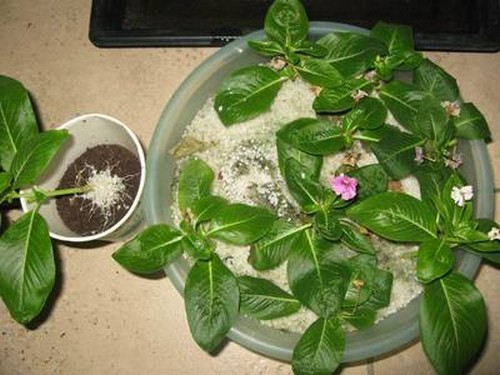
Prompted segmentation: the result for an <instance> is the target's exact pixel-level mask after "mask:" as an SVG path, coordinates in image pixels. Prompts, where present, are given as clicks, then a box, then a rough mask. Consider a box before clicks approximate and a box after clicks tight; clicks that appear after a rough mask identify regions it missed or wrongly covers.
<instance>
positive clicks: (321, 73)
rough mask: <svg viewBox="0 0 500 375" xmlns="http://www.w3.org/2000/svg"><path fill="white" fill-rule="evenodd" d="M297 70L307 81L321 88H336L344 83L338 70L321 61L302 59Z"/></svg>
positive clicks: (296, 67)
mask: <svg viewBox="0 0 500 375" xmlns="http://www.w3.org/2000/svg"><path fill="white" fill-rule="evenodd" d="M295 69H297V71H298V72H299V74H300V76H301V77H302V78H303V79H304V80H305V81H307V82H309V83H311V84H313V85H317V86H320V87H335V86H339V85H340V84H342V82H343V81H344V78H343V77H342V75H341V74H340V73H339V71H338V70H337V69H335V68H334V67H333V66H332V65H330V64H329V63H328V62H326V61H324V60H321V59H314V58H307V59H302V60H301V61H300V63H299V64H298V65H296V66H295Z"/></svg>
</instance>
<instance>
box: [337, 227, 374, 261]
mask: <svg viewBox="0 0 500 375" xmlns="http://www.w3.org/2000/svg"><path fill="white" fill-rule="evenodd" d="M340 241H342V243H343V244H344V245H345V246H347V247H348V248H349V249H351V250H354V251H356V252H358V253H361V254H369V255H372V254H375V248H374V247H373V245H372V242H371V241H370V239H369V238H368V237H367V236H366V235H364V234H362V233H360V232H359V231H358V230H357V229H355V228H351V227H350V226H349V225H345V224H342V237H341V238H340Z"/></svg>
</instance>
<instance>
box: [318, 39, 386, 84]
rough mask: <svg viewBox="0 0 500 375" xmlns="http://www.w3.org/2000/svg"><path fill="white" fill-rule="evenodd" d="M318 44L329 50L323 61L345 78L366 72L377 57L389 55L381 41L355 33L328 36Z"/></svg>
mask: <svg viewBox="0 0 500 375" xmlns="http://www.w3.org/2000/svg"><path fill="white" fill-rule="evenodd" d="M318 44H320V45H321V46H323V47H325V48H326V49H327V50H328V53H327V55H326V56H325V57H323V59H324V60H326V61H328V62H329V63H330V64H332V66H334V67H335V68H336V69H337V70H338V71H339V72H340V73H341V74H342V75H343V76H345V77H349V76H354V75H356V74H358V73H363V72H365V71H366V70H367V69H369V68H370V67H371V66H372V65H373V62H374V61H375V59H376V57H377V56H379V55H384V54H386V53H387V48H386V47H385V45H384V44H383V43H382V42H380V41H379V40H377V39H375V38H371V37H369V36H366V35H362V34H358V33H353V32H334V33H330V34H327V35H325V36H323V37H322V38H321V39H319V40H318Z"/></svg>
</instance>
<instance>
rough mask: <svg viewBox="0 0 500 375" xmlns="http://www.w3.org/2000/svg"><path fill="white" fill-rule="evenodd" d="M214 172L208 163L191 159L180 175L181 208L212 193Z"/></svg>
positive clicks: (191, 204) (178, 194) (178, 190)
mask: <svg viewBox="0 0 500 375" xmlns="http://www.w3.org/2000/svg"><path fill="white" fill-rule="evenodd" d="M213 181H214V172H213V171H212V169H210V167H209V166H208V164H207V163H205V162H204V161H203V160H200V159H191V160H189V161H188V162H187V163H186V165H185V166H184V168H183V169H182V171H181V174H180V176H179V186H178V188H177V200H178V202H179V208H180V209H181V210H186V209H188V208H191V207H192V206H193V205H194V204H195V202H197V201H198V200H199V199H200V198H202V197H204V196H208V195H209V194H210V190H211V189H212V182H213Z"/></svg>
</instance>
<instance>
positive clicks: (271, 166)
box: [172, 79, 421, 332]
mask: <svg viewBox="0 0 500 375" xmlns="http://www.w3.org/2000/svg"><path fill="white" fill-rule="evenodd" d="M314 98H315V94H314V90H313V89H312V88H311V87H310V86H309V85H308V84H306V83H304V82H303V81H301V80H300V79H297V80H295V81H287V82H285V83H284V84H283V87H282V88H281V90H280V91H279V93H278V96H277V97H276V99H275V101H274V103H273V105H272V107H271V109H270V110H269V111H268V112H266V113H264V114H262V115H260V116H259V117H257V118H255V119H252V120H249V121H246V122H243V123H239V124H236V125H232V126H229V127H226V126H224V125H223V124H222V122H221V121H220V120H219V117H218V115H217V113H216V111H215V109H214V108H213V107H214V106H213V99H212V98H210V99H209V100H208V101H207V102H206V103H205V105H204V106H203V107H202V109H201V110H200V111H199V112H198V113H197V115H196V116H195V118H194V119H193V121H192V123H191V124H190V125H188V126H187V127H186V129H185V131H184V133H183V139H188V140H189V142H190V143H193V140H196V142H194V143H195V144H196V145H197V147H196V148H194V149H193V151H194V152H193V153H192V154H191V155H189V157H196V158H199V159H201V160H203V161H205V162H206V163H207V164H208V165H209V166H210V167H211V168H212V170H213V171H214V173H215V176H216V178H215V181H214V184H213V194H214V195H219V196H222V197H224V198H226V199H227V200H228V201H230V202H232V203H245V204H250V205H260V206H265V207H268V208H269V209H270V210H272V211H273V212H274V213H275V214H276V215H277V216H278V217H280V218H281V219H284V220H288V221H291V222H295V223H297V224H299V223H300V219H301V217H302V215H303V214H301V212H300V209H299V206H298V205H297V203H296V202H295V201H294V200H293V198H292V197H291V196H290V194H289V192H288V190H287V188H286V183H285V181H284V180H283V177H282V176H281V174H280V172H279V168H278V159H277V152H276V144H275V142H276V131H278V130H279V129H280V128H281V127H282V126H283V125H285V124H286V123H288V122H290V121H293V120H296V119H298V118H301V117H316V113H315V112H314V110H313V109H312V102H313V100H314ZM391 122H392V121H391ZM221 135H222V136H221ZM200 145H203V146H200ZM185 160H187V158H183V159H179V160H178V168H177V171H180V170H181V169H182V166H183V164H184V162H185ZM349 160H351V161H352V162H355V163H356V164H357V165H358V166H364V165H369V164H374V163H377V159H376V157H375V156H374V155H373V154H371V153H369V152H367V151H366V150H365V149H364V148H363V146H362V144H361V143H359V142H355V144H354V146H353V147H352V148H351V150H349V151H348V152H343V153H339V154H336V155H332V156H328V157H325V158H324V163H323V168H322V171H321V176H320V180H321V182H322V183H323V184H325V185H326V186H328V178H329V177H330V176H332V175H333V174H334V172H335V171H336V170H337V169H338V168H339V167H340V166H341V165H342V163H346V162H348V161H349ZM176 180H177V179H176ZM401 189H402V190H403V191H405V192H407V193H409V194H412V195H414V196H417V197H419V195H420V192H419V186H418V183H417V182H416V179H414V178H412V177H410V178H406V179H404V180H403V181H401ZM176 190H177V188H176V186H173V191H174V192H175V191H176ZM175 195H176V194H173V197H174V200H173V205H172V211H173V216H174V217H173V219H174V223H175V224H179V222H180V212H179V210H178V207H177V202H176V201H175ZM338 246H341V245H338ZM374 246H375V248H376V250H377V257H378V258H379V267H380V268H383V269H387V270H388V271H391V272H392V273H393V274H394V282H393V291H392V296H391V304H390V306H389V307H387V308H385V309H383V310H380V311H381V313H379V318H378V319H382V318H384V317H385V316H387V315H388V314H391V313H394V312H395V311H397V310H399V309H401V308H402V307H404V306H405V305H407V304H408V302H410V301H411V300H412V299H413V298H414V297H415V296H416V295H417V294H419V293H420V291H421V287H420V284H419V283H418V282H417V280H416V276H415V271H414V270H415V257H414V256H413V255H414V253H415V251H416V247H415V246H408V245H401V244H394V243H391V242H389V241H384V240H381V239H377V240H376V241H374ZM342 251H345V252H346V253H349V252H350V250H348V249H342ZM216 252H217V254H218V255H219V257H220V258H221V259H222V260H223V262H224V263H225V264H226V265H227V266H228V268H229V269H231V270H232V271H233V272H234V274H235V275H238V276H239V275H250V276H258V277H263V278H266V279H269V280H272V281H273V282H274V283H275V284H276V285H278V286H279V287H281V288H283V289H284V290H287V291H290V288H289V286H288V283H287V277H286V264H282V265H281V266H279V267H278V268H276V269H273V270H269V271H256V270H255V269H253V268H252V266H251V265H250V264H249V263H248V261H247V258H248V255H249V247H241V246H233V245H228V244H225V243H222V242H217V250H216ZM353 254H354V253H353ZM316 319H317V317H316V316H315V314H314V313H313V312H311V311H310V310H307V309H306V308H302V309H301V310H300V311H299V312H298V313H296V314H293V315H291V316H288V317H283V318H279V319H274V320H271V321H263V322H262V324H266V325H269V326H271V327H274V328H277V329H282V330H288V331H293V332H303V331H304V330H305V329H306V328H307V327H308V326H309V325H310V324H311V323H312V322H314V321H315V320H316Z"/></svg>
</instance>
